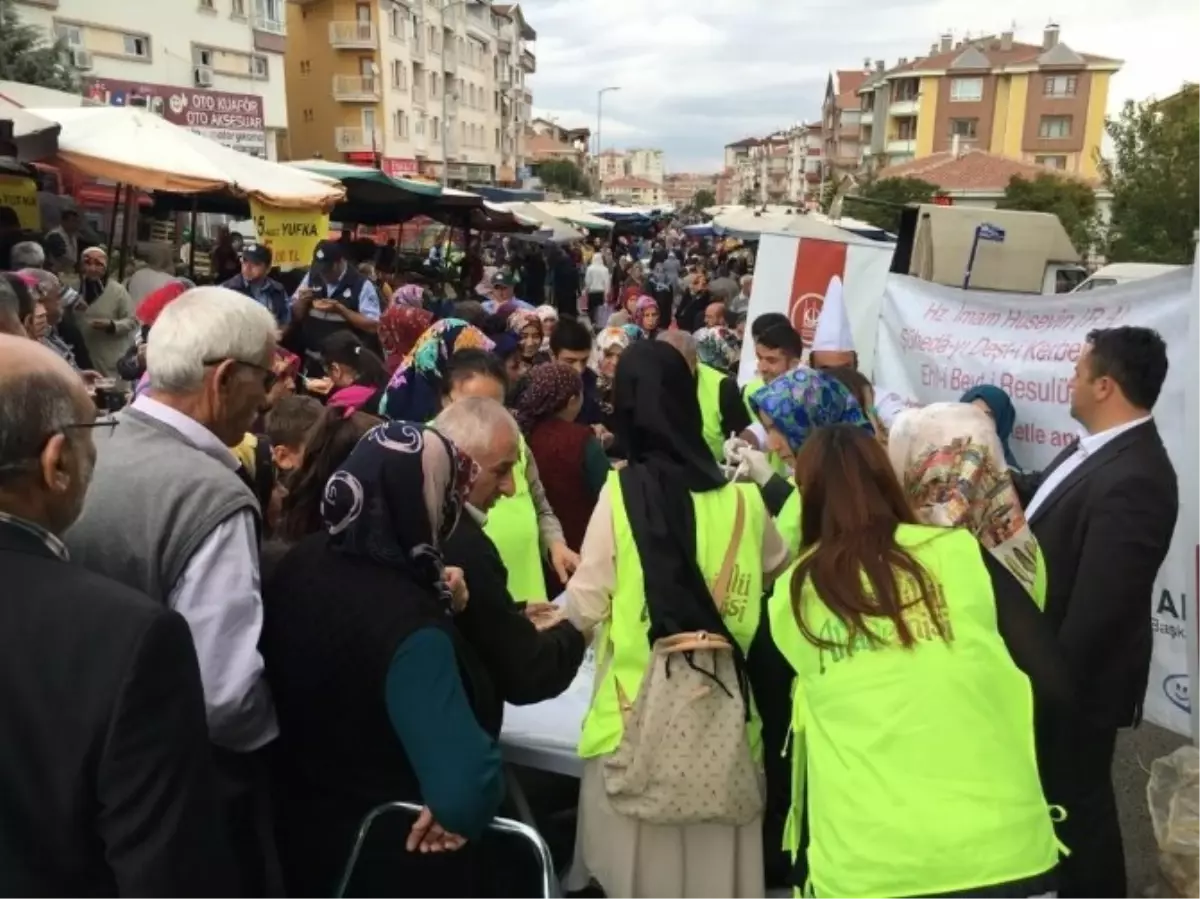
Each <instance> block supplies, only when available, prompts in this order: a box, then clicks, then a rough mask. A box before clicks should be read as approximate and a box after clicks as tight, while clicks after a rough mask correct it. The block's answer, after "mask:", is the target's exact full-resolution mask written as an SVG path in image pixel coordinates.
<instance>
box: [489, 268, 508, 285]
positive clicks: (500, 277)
mask: <svg viewBox="0 0 1200 899" xmlns="http://www.w3.org/2000/svg"><path fill="white" fill-rule="evenodd" d="M512 286H513V276H512V275H510V274H509V273H508V272H506V271H504V270H501V271H498V272H496V274H494V275H492V287H512Z"/></svg>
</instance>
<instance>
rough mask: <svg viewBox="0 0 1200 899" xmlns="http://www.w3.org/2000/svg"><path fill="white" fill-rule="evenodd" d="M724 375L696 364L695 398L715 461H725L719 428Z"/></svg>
mask: <svg viewBox="0 0 1200 899" xmlns="http://www.w3.org/2000/svg"><path fill="white" fill-rule="evenodd" d="M724 380H725V375H723V374H721V373H720V372H719V371H717V370H716V369H715V368H710V367H709V366H707V365H705V364H704V363H703V362H701V363H700V364H699V365H697V366H696V399H697V400H699V401H700V423H701V430H702V433H703V434H704V442H705V443H706V444H708V448H709V449H710V450H711V451H712V454H713V458H714V459H716V460H717V462H724V461H725V438H726V437H728V436H729V435H728V434H725V433H723V431H722V429H721V382H722V381H724Z"/></svg>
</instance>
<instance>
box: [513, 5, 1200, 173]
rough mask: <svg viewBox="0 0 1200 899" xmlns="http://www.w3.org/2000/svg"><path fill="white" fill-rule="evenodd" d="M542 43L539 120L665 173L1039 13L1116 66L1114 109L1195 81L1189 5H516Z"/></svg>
mask: <svg viewBox="0 0 1200 899" xmlns="http://www.w3.org/2000/svg"><path fill="white" fill-rule="evenodd" d="M521 9H522V11H523V12H524V13H525V17H526V19H527V20H528V21H529V24H530V25H532V26H533V27H534V28H535V29H536V30H537V33H538V41H537V44H536V51H537V65H538V71H537V74H535V75H533V76H531V85H532V90H533V99H534V112H535V114H537V115H541V116H546V117H552V118H556V119H557V121H558V122H559V124H561V125H564V126H579V127H582V126H587V127H589V128H591V129H593V132H594V131H595V128H596V91H597V90H598V89H599V88H601V87H607V86H609V85H615V86H619V87H620V88H621V89H620V90H619V91H615V92H612V93H608V94H605V96H604V118H603V125H602V137H603V142H604V146H605V148H609V147H621V148H625V147H631V146H643V147H659V148H661V149H662V150H663V151H664V152H665V153H666V167H667V171H668V172H681V171H706V170H716V169H718V168H719V167H720V165H721V158H722V147H723V146H724V145H725V144H727V143H731V142H732V141H735V140H738V139H740V138H743V137H748V136H751V135H760V134H765V133H767V132H770V131H772V130H774V129H777V128H781V127H786V126H788V125H791V124H793V123H795V122H798V121H802V120H806V119H807V120H813V119H815V118H816V117H817V116H818V115H819V112H820V106H821V99H822V96H823V94H824V90H825V80H826V78H827V76H828V74H829V71H830V70H831V69H850V68H856V67H858V66H860V65H862V61H863V59H864V58H865V57H868V56H869V57H871V58H872V59H886V60H887V63H888V66H889V67H890V66H892V65H894V64H895V63H896V61H897V58H898V57H901V56H907V57H909V58H912V57H914V56H918V55H921V54H922V53H923V52H925V53H927V52H928V50H929V45H930V44H931V43H933V42H934V41H935V40H936V39H937V37H938V35H939V34H940V33H941V32H943V31H946V30H950V31H952V32H953V33H954V35H955V38H956V39H958V38H959V37H961V36H962V35H963V33H964V32H969V33H970V34H972V35H981V34H987V33H998V32H1000V31H1003V30H1005V29H1006V28H1009V27H1011V26H1012V24H1013V21H1014V19H1015V22H1016V31H1017V40H1024V41H1027V42H1031V43H1034V42H1037V43H1040V42H1041V36H1042V29H1043V27H1044V26H1045V25H1046V23H1047V21H1048V19H1047V16H1048V15H1051V14H1052V15H1053V16H1054V19H1055V21H1056V22H1057V23H1058V24H1059V26H1060V27H1061V29H1062V38H1061V39H1062V41H1063V42H1065V43H1066V44H1068V45H1069V46H1070V47H1071V48H1072V49H1074V50H1077V51H1080V52H1084V53H1094V54H1098V55H1102V56H1111V57H1115V58H1117V59H1122V60H1124V61H1125V66H1124V68H1123V69H1122V70H1121V72H1120V73H1119V74H1118V75H1117V76H1116V77H1115V78H1114V79H1113V85H1112V92H1111V94H1110V97H1109V110H1110V112H1114V111H1116V110H1118V109H1119V108H1120V106H1121V103H1122V102H1123V101H1124V100H1125V99H1126V98H1136V99H1143V98H1145V97H1147V96H1150V95H1159V96H1163V95H1166V94H1169V93H1171V92H1173V91H1174V90H1176V89H1178V87H1179V85H1180V84H1181V83H1182V82H1183V81H1184V80H1185V79H1188V80H1193V81H1194V80H1200V55H1198V54H1197V52H1196V47H1197V39H1198V38H1200V4H1197V3H1196V2H1195V0H1053V2H1051V3H1049V4H1047V3H1046V2H1044V0H1008V2H1006V3H1003V4H999V3H996V4H980V3H976V2H970V0H522V2H521Z"/></svg>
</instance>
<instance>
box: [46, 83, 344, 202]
mask: <svg viewBox="0 0 1200 899" xmlns="http://www.w3.org/2000/svg"><path fill="white" fill-rule="evenodd" d="M30 112H32V113H33V114H34V115H36V116H38V117H40V118H43V119H46V120H49V121H52V122H54V123H56V124H58V125H59V126H61V129H62V130H61V131H60V132H59V135H58V158H59V159H61V160H62V161H63V162H65V163H67V164H68V165H71V166H73V167H74V168H76V169H78V170H79V171H81V172H83V173H84V174H86V175H89V176H91V177H93V178H107V179H109V180H110V181H116V182H118V183H120V184H132V185H134V186H135V187H140V188H143V189H146V190H160V191H167V192H170V193H177V194H202V193H209V192H213V191H225V192H228V193H231V194H233V195H235V196H239V197H250V198H253V199H255V200H258V201H259V202H261V203H264V204H266V205H268V206H274V207H277V208H283V209H311V208H314V207H322V208H328V207H330V206H332V205H333V204H334V203H336V202H337V201H338V200H340V199H341V198H342V197H343V196H344V195H345V189H344V188H343V187H342V186H341V185H340V184H339V183H337V182H336V181H334V180H331V179H329V178H325V177H324V176H321V175H314V174H311V173H309V172H302V171H297V170H296V169H294V168H291V167H289V166H286V165H280V164H278V163H275V162H268V161H266V160H265V159H258V158H256V157H254V156H248V155H246V154H245V153H239V152H237V151H236V150H231V149H229V148H228V147H225V146H223V145H221V144H219V143H217V142H216V141H213V140H209V139H208V138H206V137H201V136H200V135H198V134H194V133H193V132H191V131H189V130H188V129H186V128H181V127H179V126H178V125H172V124H171V123H170V122H168V121H167V120H166V119H163V118H161V117H160V116H156V115H154V114H153V113H151V112H148V111H147V110H144V109H140V108H136V107H116V106H94V107H79V108H75V109H32V110H30Z"/></svg>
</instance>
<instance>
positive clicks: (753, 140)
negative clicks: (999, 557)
mask: <svg viewBox="0 0 1200 899" xmlns="http://www.w3.org/2000/svg"><path fill="white" fill-rule="evenodd" d="M758 144H759V139H758V138H757V137H743V138H742V139H741V140H735V141H734V142H733V143H731V144H726V145H725V146H727V147H756V146H758Z"/></svg>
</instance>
